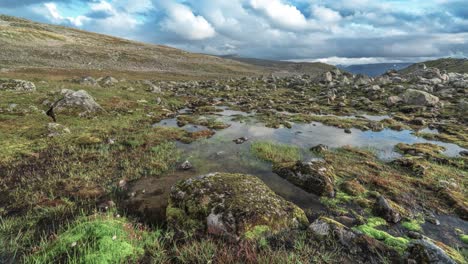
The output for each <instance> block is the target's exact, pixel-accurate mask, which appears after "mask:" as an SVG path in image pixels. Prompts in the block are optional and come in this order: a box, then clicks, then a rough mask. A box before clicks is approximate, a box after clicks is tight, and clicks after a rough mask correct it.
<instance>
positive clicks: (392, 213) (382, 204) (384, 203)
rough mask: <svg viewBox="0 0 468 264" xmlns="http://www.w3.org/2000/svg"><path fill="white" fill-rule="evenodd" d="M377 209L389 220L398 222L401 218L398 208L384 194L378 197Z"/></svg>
mask: <svg viewBox="0 0 468 264" xmlns="http://www.w3.org/2000/svg"><path fill="white" fill-rule="evenodd" d="M376 211H377V213H378V214H379V215H381V216H382V217H383V218H384V219H385V220H387V221H388V222H391V223H398V222H400V220H401V215H400V213H399V212H398V210H397V209H396V208H395V206H394V205H392V204H391V202H389V201H388V200H387V199H386V198H385V197H383V196H380V197H379V198H377V204H376Z"/></svg>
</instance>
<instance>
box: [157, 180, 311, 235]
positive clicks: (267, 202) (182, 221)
mask: <svg viewBox="0 0 468 264" xmlns="http://www.w3.org/2000/svg"><path fill="white" fill-rule="evenodd" d="M166 216H167V222H168V225H169V226H170V227H172V228H174V230H184V231H188V232H198V233H203V232H207V233H210V234H215V235H223V236H226V237H229V238H234V239H241V238H248V239H252V238H257V237H258V236H261V235H263V234H265V233H276V232H279V231H282V230H288V229H294V228H299V227H302V226H306V225H307V224H308V220H307V217H306V216H305V213H304V211H302V209H300V208H299V207H297V206H296V205H294V204H293V203H291V202H288V201H286V200H284V199H283V198H282V197H280V196H278V195H276V194H275V193H274V192H273V191H272V190H271V189H270V188H268V187H267V186H266V185H265V184H264V183H263V182H262V181H261V180H260V179H258V178H257V177H255V176H250V175H244V174H228V173H212V174H208V175H203V176H199V177H195V178H190V179H188V180H184V181H180V182H179V183H177V184H176V185H175V186H173V187H172V189H171V194H170V198H169V205H168V207H167V211H166Z"/></svg>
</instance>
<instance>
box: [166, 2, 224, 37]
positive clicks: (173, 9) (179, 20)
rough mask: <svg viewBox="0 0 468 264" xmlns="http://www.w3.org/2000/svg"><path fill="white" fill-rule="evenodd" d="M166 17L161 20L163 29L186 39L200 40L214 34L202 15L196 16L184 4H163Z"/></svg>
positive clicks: (213, 30)
mask: <svg viewBox="0 0 468 264" xmlns="http://www.w3.org/2000/svg"><path fill="white" fill-rule="evenodd" d="M165 8H166V11H167V18H166V19H165V20H164V21H163V22H162V26H163V27H164V29H166V30H168V31H171V32H174V33H175V34H177V35H178V36H180V37H182V38H184V39H188V40H202V39H207V38H211V37H213V36H215V35H216V31H215V29H214V28H213V26H212V25H211V24H210V23H209V22H208V21H206V19H205V18H204V17H202V16H196V15H195V14H193V12H192V10H191V9H190V8H188V7H187V6H185V5H182V4H178V3H170V4H167V5H165Z"/></svg>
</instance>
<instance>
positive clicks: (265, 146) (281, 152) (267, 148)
mask: <svg viewBox="0 0 468 264" xmlns="http://www.w3.org/2000/svg"><path fill="white" fill-rule="evenodd" d="M250 150H251V152H252V153H253V154H254V155H255V156H256V157H258V158H260V159H262V160H266V161H271V162H273V163H284V162H292V161H296V160H300V159H301V154H300V151H299V148H298V147H295V146H291V145H286V144H275V143H272V142H266V141H256V142H254V143H252V146H251V148H250Z"/></svg>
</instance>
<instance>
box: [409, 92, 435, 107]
mask: <svg viewBox="0 0 468 264" xmlns="http://www.w3.org/2000/svg"><path fill="white" fill-rule="evenodd" d="M401 98H402V99H403V102H404V103H405V104H409V105H419V106H435V105H437V104H438V103H439V98H438V97H437V96H434V95H432V94H430V93H427V92H424V91H419V90H414V89H408V90H406V91H405V92H404V93H403V94H402V95H401Z"/></svg>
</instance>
